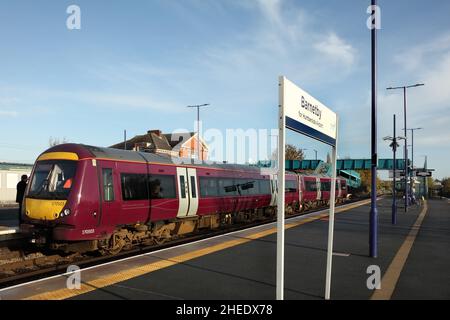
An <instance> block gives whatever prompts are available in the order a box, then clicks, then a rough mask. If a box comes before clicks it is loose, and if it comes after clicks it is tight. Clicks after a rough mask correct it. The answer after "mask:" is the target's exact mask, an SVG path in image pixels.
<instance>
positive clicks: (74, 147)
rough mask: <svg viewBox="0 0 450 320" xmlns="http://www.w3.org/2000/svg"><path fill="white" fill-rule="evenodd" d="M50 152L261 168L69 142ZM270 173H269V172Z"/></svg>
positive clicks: (256, 170)
mask: <svg viewBox="0 0 450 320" xmlns="http://www.w3.org/2000/svg"><path fill="white" fill-rule="evenodd" d="M50 152H73V153H76V154H77V155H78V158H79V159H92V158H94V159H108V160H117V161H130V162H142V163H158V164H170V165H174V164H175V165H181V166H196V167H207V168H218V169H227V170H238V171H247V172H254V173H257V172H258V173H259V172H261V170H260V168H257V167H252V166H248V165H240V164H229V163H222V162H215V161H198V160H196V159H189V158H175V157H171V156H170V155H164V154H155V153H148V152H138V151H130V150H121V149H113V148H104V147H96V146H90V145H84V144H74V143H67V144H61V145H57V146H54V147H52V148H50V149H48V150H46V151H45V152H43V153H42V154H45V153H50ZM42 154H41V155H42ZM267 174H269V173H267Z"/></svg>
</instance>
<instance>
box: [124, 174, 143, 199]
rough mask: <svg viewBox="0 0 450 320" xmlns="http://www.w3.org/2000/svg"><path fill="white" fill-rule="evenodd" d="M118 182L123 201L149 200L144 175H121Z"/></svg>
mask: <svg viewBox="0 0 450 320" xmlns="http://www.w3.org/2000/svg"><path fill="white" fill-rule="evenodd" d="M120 181H121V185H122V198H123V200H124V201H132V200H147V199H148V198H149V197H148V186H147V175H146V174H134V173H133V174H132V173H122V174H121V175H120Z"/></svg>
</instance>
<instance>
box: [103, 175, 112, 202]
mask: <svg viewBox="0 0 450 320" xmlns="http://www.w3.org/2000/svg"><path fill="white" fill-rule="evenodd" d="M102 177H103V200H104V201H114V185H113V173H112V169H103V170H102Z"/></svg>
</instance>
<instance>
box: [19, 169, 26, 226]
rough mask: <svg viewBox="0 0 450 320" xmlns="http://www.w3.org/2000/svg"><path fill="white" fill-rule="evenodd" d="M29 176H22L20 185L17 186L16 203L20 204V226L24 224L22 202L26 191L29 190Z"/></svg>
mask: <svg viewBox="0 0 450 320" xmlns="http://www.w3.org/2000/svg"><path fill="white" fill-rule="evenodd" d="M27 181H28V176H27V175H26V174H24V175H22V178H21V179H20V181H19V183H18V184H17V195H16V202H17V203H18V204H19V224H20V223H21V222H22V202H23V196H24V195H25V189H26V188H27Z"/></svg>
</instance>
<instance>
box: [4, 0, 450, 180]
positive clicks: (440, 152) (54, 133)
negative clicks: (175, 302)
mask: <svg viewBox="0 0 450 320" xmlns="http://www.w3.org/2000/svg"><path fill="white" fill-rule="evenodd" d="M72 4H75V5H78V6H79V7H80V9H81V29H80V30H69V29H68V28H67V26H66V20H67V18H68V17H69V14H68V13H67V12H66V10H67V7H68V6H69V5H72ZM369 4H370V1H361V0H346V1H331V0H319V1H318V0H303V1H299V0H223V1H220V0H179V1H175V0H173V1H166V0H149V1H143V0H142V1H139V0H136V1H132V2H131V1H122V0H115V1H106V0H90V1H84V0H72V1H63V0H59V1H56V0H53V1H50V0H42V1H39V2H37V1H31V0H30V1H23V0H17V1H12V0H8V1H6V0H0V46H1V50H0V70H1V72H0V161H9V162H26V163H33V162H34V161H35V159H36V157H37V156H38V155H39V154H40V153H41V152H43V151H44V150H45V149H46V148H48V141H49V138H50V137H56V138H60V139H62V138H65V139H66V140H68V141H70V142H75V143H84V144H90V145H98V146H109V145H112V144H114V143H117V142H120V141H121V140H122V139H123V130H124V129H126V130H127V134H128V135H129V136H134V135H137V134H143V133H145V132H146V131H147V130H150V129H161V130H162V131H164V132H172V131H173V130H176V129H180V128H185V129H187V130H191V131H193V130H194V120H195V118H196V113H195V112H194V110H192V109H188V108H186V106H187V105H192V104H202V103H210V104H211V106H209V107H207V108H204V109H202V112H201V119H202V121H203V130H207V129H216V130H219V131H220V132H225V131H226V130H227V129H243V130H247V129H269V130H270V129H275V128H277V113H278V76H280V75H285V76H286V77H287V78H289V79H290V80H291V81H293V82H294V83H296V84H297V85H299V86H300V87H302V88H303V89H305V90H306V91H308V92H309V93H311V94H312V95H314V96H315V97H316V98H317V99H319V100H320V101H322V102H323V103H324V104H325V105H327V106H328V107H329V108H330V109H332V110H334V111H335V112H336V113H338V115H339V118H340V126H339V133H340V136H339V145H338V154H339V157H340V158H344V157H350V158H354V159H360V158H370V114H371V104H370V88H371V86H370V81H371V78H370V77H371V74H370V31H369V30H368V29H367V27H366V20H367V18H368V14H367V12H366V10H367V7H368V5H369ZM379 5H380V7H381V30H379V32H378V42H379V43H378V45H379V49H378V53H379V65H378V72H379V79H378V86H379V91H378V120H379V126H378V150H379V157H380V158H391V157H392V152H391V150H390V149H389V148H388V145H387V143H386V142H385V141H383V137H385V136H388V135H392V115H393V114H394V113H395V114H397V117H398V128H399V129H401V128H403V127H404V126H403V96H402V92H400V91H399V92H392V91H386V90H385V88H387V87H390V86H400V85H405V84H415V83H419V82H420V83H425V84H426V85H425V86H424V87H420V88H414V89H411V90H410V91H408V113H407V117H408V127H423V128H424V130H422V131H417V132H416V134H415V137H414V153H415V163H416V165H418V166H421V164H423V162H424V156H425V155H427V156H428V166H429V167H430V168H434V169H436V172H435V177H437V178H442V177H444V176H450V167H449V166H448V162H447V159H449V158H450V147H449V146H450V112H449V111H450V90H449V89H448V88H449V84H450V22H449V20H448V13H449V12H450V2H449V1H447V0H433V1H432V2H426V1H419V0H396V1H388V0H379ZM399 134H400V133H399ZM287 140H288V143H292V144H295V145H297V146H300V147H302V148H306V149H308V150H306V156H307V158H311V159H312V158H314V157H315V154H314V152H313V151H312V150H314V149H316V150H318V155H319V158H322V159H324V158H325V157H326V153H327V152H328V147H325V146H323V145H321V144H320V143H318V142H315V141H311V140H310V139H307V138H304V137H299V136H298V135H296V134H293V133H290V134H289V135H288V139H287ZM399 155H400V156H401V152H400V154H399ZM252 160H257V159H252Z"/></svg>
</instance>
